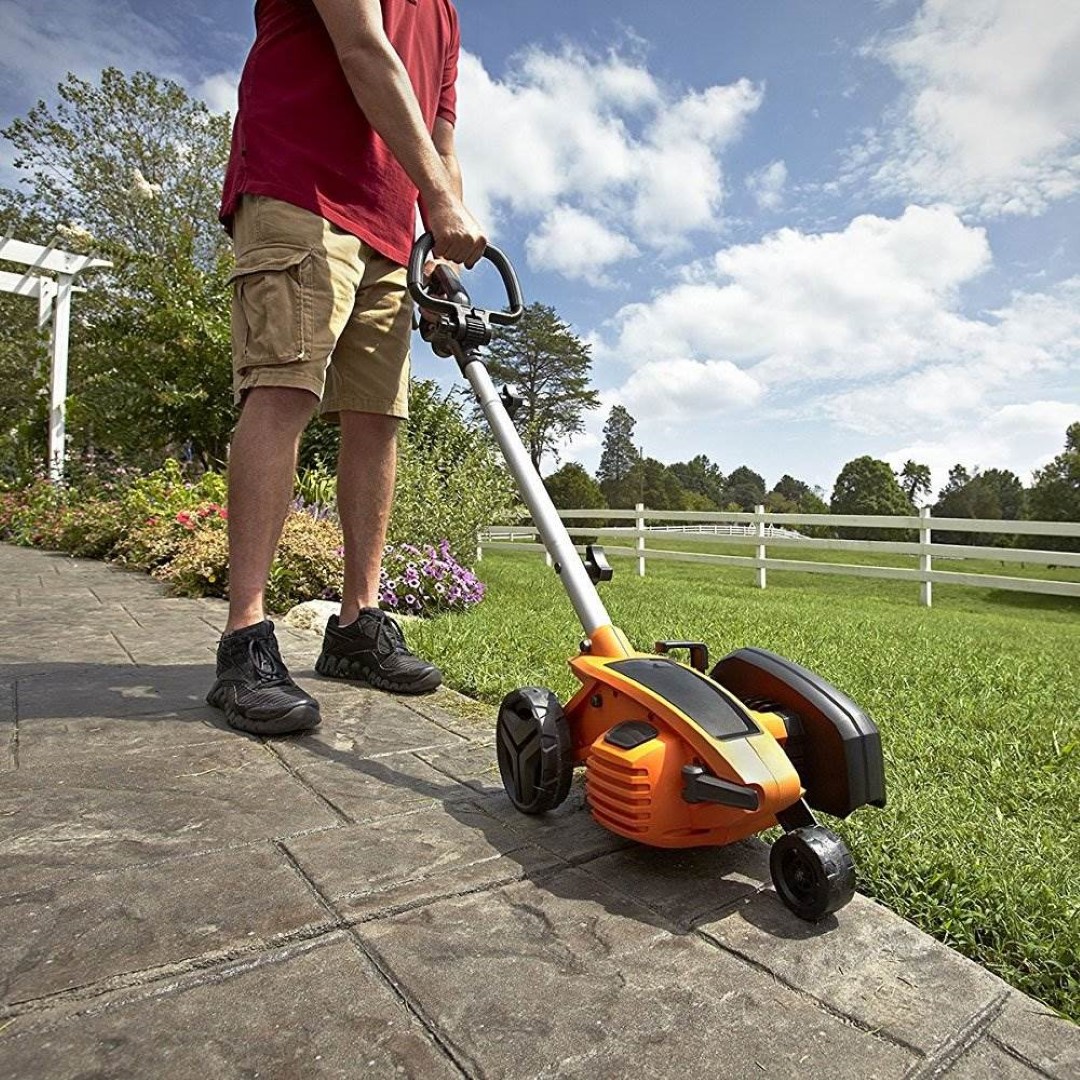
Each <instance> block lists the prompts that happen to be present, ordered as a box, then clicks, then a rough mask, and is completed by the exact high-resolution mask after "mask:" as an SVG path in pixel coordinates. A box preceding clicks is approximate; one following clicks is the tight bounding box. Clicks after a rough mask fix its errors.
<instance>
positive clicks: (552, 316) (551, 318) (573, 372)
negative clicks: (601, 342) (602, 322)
mask: <svg viewBox="0 0 1080 1080" xmlns="http://www.w3.org/2000/svg"><path fill="white" fill-rule="evenodd" d="M487 365H488V370H489V371H490V372H491V377H492V379H494V380H496V381H497V382H499V381H502V382H507V383H512V384H513V385H515V386H516V387H517V388H518V390H519V391H520V392H521V394H522V396H523V397H524V399H525V404H524V406H523V407H522V409H521V412H520V413H518V415H517V416H516V417H515V418H514V423H515V425H516V426H517V428H518V431H520V432H521V437H522V440H523V441H524V443H525V445H526V447H527V448H528V450H529V456H530V457H531V458H532V463H533V466H534V467H535V468H536V469H539V468H540V462H541V460H542V458H543V457H544V456H545V455H547V454H554V455H555V456H556V458H557V457H558V450H559V447H560V446H561V445H562V444H563V443H564V442H565V441H566V440H567V439H568V438H570V436H572V435H576V434H578V433H579V432H581V431H583V430H584V429H585V419H584V413H585V411H586V410H587V409H596V408H599V406H600V399H599V397H598V396H597V393H596V391H595V390H593V389H591V388H590V387H589V374H590V370H591V368H592V357H591V355H590V351H589V346H588V345H586V344H585V342H584V341H582V340H581V339H580V338H579V337H577V336H576V335H575V334H574V333H573V332H572V331H571V329H570V327H569V326H568V325H567V324H566V323H565V322H563V321H562V319H560V318H559V316H558V314H557V313H556V311H555V309H554V308H552V307H547V306H546V305H544V304H530V305H529V307H527V308H526V309H525V314H524V315H523V316H522V318H521V321H520V322H519V323H517V324H516V325H515V326H512V327H508V328H507V329H505V330H503V331H502V332H501V333H500V334H499V335H498V337H496V338H495V340H494V341H493V342H492V343H491V345H490V346H489V347H488V360H487Z"/></svg>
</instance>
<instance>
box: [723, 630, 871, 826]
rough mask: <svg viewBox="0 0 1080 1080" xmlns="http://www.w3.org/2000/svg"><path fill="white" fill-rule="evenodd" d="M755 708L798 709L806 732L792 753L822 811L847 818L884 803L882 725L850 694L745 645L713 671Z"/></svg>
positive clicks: (796, 734)
mask: <svg viewBox="0 0 1080 1080" xmlns="http://www.w3.org/2000/svg"><path fill="white" fill-rule="evenodd" d="M710 678H712V679H713V681H714V682H718V683H720V685H721V686H724V687H726V688H727V689H728V690H730V691H731V692H732V693H733V694H734V695H735V696H736V697H737V698H739V700H740V701H743V702H746V703H747V704H748V705H750V706H751V707H752V708H755V709H761V710H766V711H768V710H770V707H771V706H773V707H779V708H780V709H782V710H788V711H790V712H791V713H794V715H795V717H796V718H797V721H798V725H797V726H798V727H800V728H801V731H795V730H792V731H791V732H790V734H789V739H788V744H787V747H786V749H787V751H788V755H789V756H790V757H791V758H792V760H793V762H795V763H796V764H797V769H798V772H799V778H800V779H801V780H802V783H803V787H805V788H806V802H807V803H808V804H809V805H810V806H812V807H813V808H814V809H815V810H823V811H824V812H825V813H827V814H833V815H834V816H836V817H847V816H848V814H850V813H851V812H852V811H853V810H856V809H858V808H859V807H860V806H866V805H867V804H869V805H871V806H884V805H885V762H884V758H883V756H882V752H881V736H880V734H879V733H878V729H877V725H876V724H874V722H873V721H872V720H871V719H870V718H869V717H868V716H867V715H866V714H865V713H864V712H863V711H862V710H861V709H860V708H859V707H858V705H856V704H855V702H853V701H852V700H851V698H849V697H848V696H847V695H846V694H844V693H842V692H841V691H840V690H837V688H836V687H835V686H833V685H832V684H831V683H828V682H826V681H825V680H824V679H823V678H821V676H820V675H816V674H814V672H812V671H809V670H808V669H807V668H804V667H800V666H799V665H798V664H795V663H792V661H790V660H785V659H784V657H782V656H777V655H776V653H771V652H768V651H767V650H765V649H739V650H738V651H737V652H733V653H730V654H729V655H728V656H725V657H724V658H723V660H721V661H720V662H719V663H718V664H717V665H716V666H715V667H714V668H713V669H712V672H711V673H710Z"/></svg>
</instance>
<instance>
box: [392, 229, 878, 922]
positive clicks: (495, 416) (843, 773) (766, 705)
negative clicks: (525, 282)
mask: <svg viewBox="0 0 1080 1080" xmlns="http://www.w3.org/2000/svg"><path fill="white" fill-rule="evenodd" d="M432 247H433V239H432V236H431V234H430V233H427V234H425V235H424V236H422V237H420V238H419V239H418V240H417V242H416V244H415V246H414V248H413V251H412V258H411V259H410V263H409V273H408V281H409V290H410V292H411V293H412V296H413V298H414V299H415V300H416V302H417V304H418V305H419V306H420V308H421V310H422V311H423V312H424V313H425V317H423V318H422V319H421V320H420V331H421V335H422V336H423V337H424V339H425V340H426V341H428V342H429V344H430V345H431V347H432V349H433V350H434V352H435V353H436V355H439V356H444V357H453V358H454V359H455V360H456V361H457V364H458V367H459V368H460V369H461V372H462V374H463V375H464V376H465V378H466V379H467V380H468V382H469V383H470V385H471V387H472V389H473V392H474V393H475V395H476V398H477V400H478V402H479V403H480V407H481V408H482V410H483V412H484V415H485V417H486V418H487V421H488V423H489V424H490V425H491V429H492V432H493V433H494V435H495V438H496V440H497V442H498V444H499V446H500V448H501V450H502V452H503V455H504V457H505V458H506V462H507V464H508V466H509V467H510V471H511V472H512V473H513V476H514V479H515V481H516V482H517V487H518V491H519V492H520V495H521V498H522V500H523V501H524V503H525V505H526V507H528V509H529V512H530V514H531V515H532V519H533V522H534V524H535V526H536V528H537V531H538V532H539V534H540V537H541V539H542V540H543V543H544V546H545V547H546V549H547V551H548V553H549V554H550V556H551V559H552V561H553V564H554V569H555V572H556V574H558V576H559V578H560V580H561V581H562V584H563V586H564V587H565V589H566V592H567V594H568V596H569V599H570V602H571V604H572V605H573V607H574V610H575V612H576V613H577V616H578V618H579V620H580V622H581V625H582V628H583V630H584V632H585V638H584V640H583V641H582V642H581V645H580V649H579V651H578V653H577V655H575V656H573V657H571V658H570V667H571V669H572V670H573V672H574V674H575V675H576V676H577V678H578V679H579V680H580V682H581V689H580V690H578V692H577V693H576V694H575V695H574V696H573V697H572V698H571V700H570V701H568V702H567V703H566V704H565V705H564V704H561V703H560V702H559V700H558V699H557V698H556V696H555V695H554V694H553V693H552V692H551V691H550V690H547V689H544V688H542V687H534V686H530V687H523V688H521V689H518V690H514V691H513V692H511V693H510V694H508V695H507V696H506V698H505V699H504V700H503V703H502V705H501V707H500V709H499V715H498V721H497V726H496V753H497V756H498V762H499V771H500V774H501V775H502V780H503V785H504V786H505V788H506V792H507V794H508V795H509V797H510V799H511V801H512V802H513V804H514V805H515V806H516V807H517V808H518V810H520V811H521V812H522V813H525V814H543V813H545V812H547V811H549V810H552V809H554V808H555V807H557V806H558V805H559V804H560V803H561V802H562V801H563V800H564V799H565V798H566V797H567V795H568V794H569V791H570V786H571V782H572V780H573V774H574V769H575V768H576V767H577V766H581V765H583V766H584V768H585V793H586V798H587V801H588V804H589V807H590V810H591V811H592V814H593V817H594V818H595V819H596V821H597V822H599V823H600V824H601V825H602V826H604V828H606V829H609V830H611V831H612V832H613V833H617V834H618V835H619V836H624V837H628V838H629V839H631V840H636V841H638V842H639V843H642V844H648V845H651V846H655V847H666V848H685V847H701V846H706V845H722V844H730V843H732V842H734V841H736V840H741V839H743V838H745V837H749V836H753V835H755V834H757V833H760V832H762V831H763V830H765V829H769V828H771V827H773V826H776V825H779V826H781V827H782V828H783V829H784V833H783V835H782V836H780V837H779V838H778V839H777V840H776V842H775V843H774V844H773V845H772V849H771V852H770V859H769V864H770V871H771V874H772V878H773V883H774V885H775V886H776V891H777V893H778V894H779V896H780V898H781V900H782V901H783V902H784V903H785V904H786V905H787V907H788V908H790V909H791V911H793V912H794V913H795V914H796V915H798V916H799V917H800V918H803V919H807V920H817V919H821V918H822V917H824V916H825V915H827V914H828V913H829V912H833V911H837V910H838V909H839V908H841V907H843V906H844V905H845V904H846V903H847V902H848V901H849V900H850V899H851V897H852V896H853V894H854V891H855V868H854V863H853V860H852V858H851V854H850V852H849V851H848V849H847V847H846V846H845V844H844V842H843V841H842V840H841V839H840V838H839V837H838V836H837V835H836V834H835V833H833V832H832V831H830V830H829V829H827V828H825V827H824V826H822V825H820V824H818V822H817V820H816V819H815V817H814V813H813V811H814V810H820V811H823V812H824V813H827V814H832V815H834V816H836V817H841V818H842V817H846V816H847V815H848V814H850V813H851V812H852V811H853V810H855V809H857V808H858V807H860V806H863V805H866V804H870V805H873V806H879V807H880V806H884V805H885V780H884V761H883V758H882V752H881V739H880V735H879V733H878V730H877V727H876V726H875V725H874V723H873V722H872V721H871V720H870V719H869V718H868V717H867V716H866V715H865V714H864V713H863V712H862V711H861V710H860V709H859V708H858V706H856V705H855V704H854V702H852V701H851V700H850V699H849V698H847V697H846V696H845V695H844V694H842V693H841V692H840V691H839V690H837V689H836V688H835V687H833V686H831V685H830V684H829V683H827V682H826V681H825V680H824V679H822V678H820V677H819V676H817V675H815V674H814V673H813V672H811V671H808V670H806V669H805V668H803V667H800V666H799V665H797V664H794V663H792V662H791V661H789V660H785V659H784V658H783V657H781V656H777V655H776V654H774V653H771V652H766V651H765V650H763V649H755V648H743V649H739V650H737V651H736V652H733V653H730V654H729V655H728V656H725V657H724V658H723V659H722V660H720V661H719V662H718V663H716V664H715V665H714V666H713V667H712V668H711V670H710V669H709V651H708V647H707V646H706V645H705V643H703V642H698V641H658V642H656V644H655V646H654V651H653V652H651V653H642V652H638V651H636V650H635V649H634V648H633V647H632V646H631V645H630V643H629V641H628V640H627V638H626V637H625V635H624V634H623V633H622V632H621V631H620V630H619V629H618V628H616V627H615V626H614V625H613V624H612V622H611V619H610V617H609V616H608V613H607V611H606V610H605V608H604V605H603V602H602V601H601V600H600V597H599V595H598V593H597V590H596V584H597V583H598V582H602V581H609V580H610V579H611V576H612V570H611V567H610V566H609V565H608V562H607V560H606V558H605V556H604V551H603V548H601V547H600V546H598V545H596V544H590V545H587V546H586V548H585V556H584V559H582V558H581V557H580V556H579V554H578V552H577V550H576V548H575V547H574V543H573V541H572V540H571V538H570V536H569V534H568V533H567V531H566V528H565V526H564V525H563V523H562V520H561V519H560V517H559V514H558V511H557V510H556V509H555V506H554V505H553V503H552V501H551V498H550V497H549V496H548V494H547V491H546V490H545V488H544V485H543V482H542V480H541V479H540V476H539V475H538V474H537V472H536V470H535V469H534V468H533V465H532V462H531V460H530V458H529V455H528V453H527V452H526V450H525V447H524V446H523V444H522V441H521V438H520V437H519V435H518V433H517V431H516V429H515V428H514V424H513V419H512V417H513V415H514V413H515V412H516V410H517V409H519V408H520V407H521V404H522V400H521V398H520V396H519V395H518V394H517V392H516V391H515V390H514V389H513V388H512V387H503V388H502V389H501V391H496V389H495V386H494V383H493V382H492V379H491V376H490V374H489V373H488V370H487V368H486V366H485V365H484V359H483V352H482V350H483V348H484V346H485V345H487V344H488V343H489V342H490V341H491V339H492V336H493V333H494V331H493V327H497V326H509V325H512V324H514V323H515V322H517V321H518V320H519V319H520V318H521V315H522V313H523V311H524V305H523V301H522V296H521V288H520V285H519V284H518V280H517V276H516V274H515V272H514V269H513V267H512V266H511V264H510V262H509V260H508V259H507V258H506V256H505V255H503V253H502V252H500V251H499V250H498V249H496V248H494V247H490V246H489V247H488V249H487V252H486V254H485V258H486V259H488V260H489V261H490V262H491V263H492V264H494V266H495V268H496V269H497V270H498V271H499V274H500V276H501V278H502V282H503V286H504V287H505V289H506V294H507V299H508V302H509V308H508V309H507V310H504V311H489V310H485V309H483V308H480V307H477V306H475V305H474V304H473V303H472V301H471V300H470V298H469V295H468V293H467V292H466V291H465V289H464V288H463V287H462V284H461V281H460V279H459V277H458V275H457V274H455V273H454V271H453V270H452V269H450V268H449V267H447V266H445V265H442V264H437V265H436V266H435V267H434V269H433V271H432V273H431V276H430V279H429V280H428V282H427V283H426V284H425V281H424V268H425V266H426V264H427V262H428V259H429V258H430V255H431V251H432ZM672 653H686V654H687V656H688V659H689V664H683V663H680V662H678V661H676V660H675V659H673V657H672V656H671V654H672Z"/></svg>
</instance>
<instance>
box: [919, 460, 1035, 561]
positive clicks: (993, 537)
mask: <svg viewBox="0 0 1080 1080" xmlns="http://www.w3.org/2000/svg"><path fill="white" fill-rule="evenodd" d="M1024 504H1025V492H1024V485H1023V483H1022V482H1021V480H1020V477H1018V476H1017V475H1016V474H1015V473H1013V472H1010V471H1009V470H1008V469H987V471H986V472H980V471H979V470H978V468H976V469H975V471H974V473H969V472H968V470H967V469H966V468H964V467H963V466H962V465H954V466H953V468H952V469H951V470H950V471H949V482H948V483H947V484H946V485H945V487H944V488H943V489H942V490H941V492H940V494H939V496H938V501H937V502H936V503H935V504H934V516H935V517H944V518H983V519H985V520H1005V521H1013V520H1016V519H1018V518H1019V517H1020V516H1021V515H1022V514H1023V512H1024ZM937 539H938V541H939V542H940V543H943V544H973V545H976V546H979V547H986V546H992V545H1008V544H1009V543H1011V542H1012V541H1013V540H1014V539H1015V537H1008V536H1005V535H1004V534H1002V533H970V532H965V533H960V532H948V531H942V532H940V533H938V535H937Z"/></svg>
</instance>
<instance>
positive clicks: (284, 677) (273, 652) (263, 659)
mask: <svg viewBox="0 0 1080 1080" xmlns="http://www.w3.org/2000/svg"><path fill="white" fill-rule="evenodd" d="M248 656H249V657H250V658H251V664H252V667H254V669H255V670H256V672H258V675H259V682H260V683H262V684H263V685H264V686H291V685H292V679H290V678H289V675H288V669H287V668H286V667H285V661H284V660H282V658H281V650H280V649H279V648H278V643H277V640H276V639H275V638H272V637H267V638H252V639H251V641H249V642H248Z"/></svg>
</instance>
